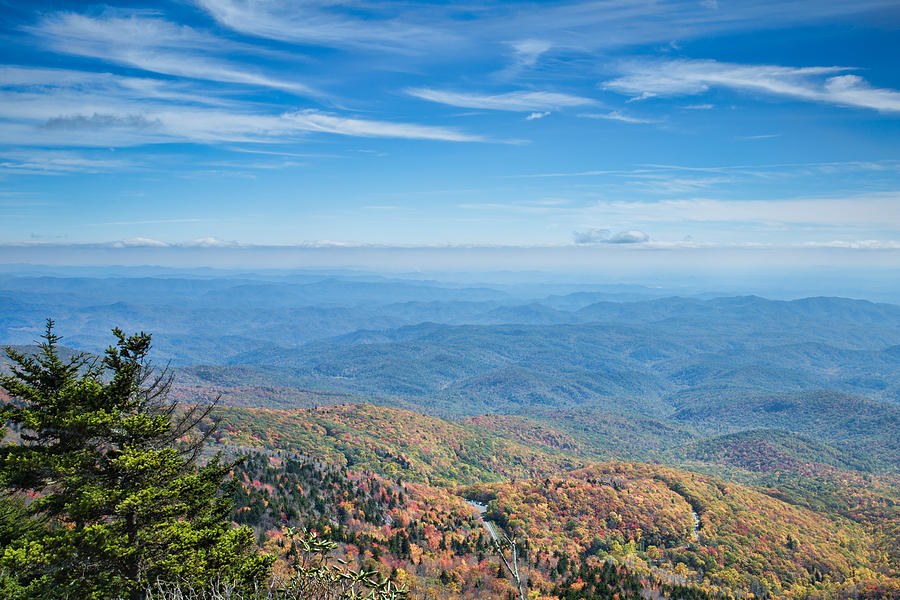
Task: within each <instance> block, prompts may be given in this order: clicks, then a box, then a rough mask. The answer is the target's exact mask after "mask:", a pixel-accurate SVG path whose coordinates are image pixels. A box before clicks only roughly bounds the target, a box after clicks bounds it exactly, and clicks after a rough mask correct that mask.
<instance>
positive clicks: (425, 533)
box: [0, 275, 900, 600]
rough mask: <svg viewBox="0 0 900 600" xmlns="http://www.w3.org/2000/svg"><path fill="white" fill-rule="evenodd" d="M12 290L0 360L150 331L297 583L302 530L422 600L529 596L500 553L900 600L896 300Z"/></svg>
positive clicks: (399, 290) (667, 580)
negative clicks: (210, 407) (37, 346)
mask: <svg viewBox="0 0 900 600" xmlns="http://www.w3.org/2000/svg"><path fill="white" fill-rule="evenodd" d="M0 283H2V286H0V287H2V288H3V291H0V303H3V304H2V308H3V310H2V311H0V320H2V325H3V327H0V342H5V343H16V344H20V345H17V346H16V348H17V349H18V350H20V351H25V352H28V351H32V350H34V347H33V346H28V345H27V344H28V343H29V342H31V341H33V340H34V339H35V338H36V337H37V335H36V334H35V332H36V331H37V330H38V329H39V328H40V327H41V325H42V320H43V318H44V317H46V316H53V317H56V318H58V319H59V322H58V324H57V331H58V332H59V333H60V334H61V335H63V336H64V339H63V343H67V344H70V345H71V348H60V354H61V355H62V356H63V357H69V356H72V355H74V354H75V353H77V352H78V351H81V350H85V351H88V352H90V353H101V352H102V350H103V349H104V345H105V343H106V340H108V337H107V329H108V328H109V327H112V326H121V327H123V328H124V329H125V330H126V331H127V330H149V331H153V332H154V336H153V344H154V352H153V354H152V357H153V359H154V361H155V362H156V363H157V364H158V365H165V364H166V363H167V362H168V361H171V362H168V364H169V372H170V373H171V374H172V375H173V377H174V380H173V386H172V388H171V390H170V394H171V397H172V398H173V399H176V400H178V401H180V402H182V403H184V404H185V405H190V404H195V403H204V402H214V401H215V402H218V404H219V408H218V409H217V410H216V412H215V414H214V415H211V416H210V418H209V419H208V420H205V421H204V422H203V424H202V427H203V428H204V429H205V430H207V431H210V432H211V438H210V440H211V442H212V446H211V448H209V449H208V453H209V452H211V453H214V452H216V451H219V450H221V451H223V452H224V453H225V454H226V456H228V457H238V456H241V455H249V458H248V459H247V460H246V462H244V463H242V464H238V465H237V466H235V467H234V469H233V473H232V476H233V483H234V486H235V487H234V489H233V490H232V491H231V492H229V493H230V494H231V495H232V498H233V499H234V501H235V507H234V510H233V512H232V514H231V519H232V520H233V522H234V523H235V524H239V525H249V526H252V527H253V529H254V531H255V536H256V539H257V541H258V544H259V546H260V548H262V549H264V550H265V551H267V552H270V553H272V554H273V555H278V556H281V557H282V559H279V561H280V562H279V563H277V565H279V566H277V568H278V569H281V570H282V572H285V570H286V569H288V567H287V564H286V563H285V562H284V561H283V557H284V556H286V555H287V554H290V552H291V544H292V543H293V542H290V541H288V540H289V537H285V536H286V533H285V531H286V530H285V528H286V527H294V526H296V527H300V528H301V529H305V530H314V531H316V532H317V534H318V535H321V536H322V537H323V539H327V540H331V541H334V542H335V543H337V544H338V546H337V549H336V550H335V555H336V556H338V557H341V558H343V559H346V560H348V561H349V563H348V564H352V565H354V566H355V567H358V568H360V569H375V570H377V571H379V572H380V573H382V574H383V575H384V577H386V578H390V579H391V580H392V581H396V582H401V581H402V582H403V583H404V584H406V585H408V586H409V587H410V589H411V590H412V591H413V593H414V594H416V595H417V597H419V598H422V599H425V598H484V597H492V598H493V597H496V598H512V597H514V596H515V595H516V593H517V592H516V588H515V585H514V584H513V582H512V581H511V580H510V578H509V573H508V572H507V571H505V570H504V568H503V567H502V565H501V563H500V560H499V558H498V556H497V551H496V548H495V546H494V542H493V535H494V534H496V535H499V536H501V539H502V536H504V535H508V536H510V538H515V539H516V540H517V544H518V546H517V547H518V549H519V553H520V557H521V560H522V564H521V566H522V569H523V573H524V576H525V579H526V581H527V586H528V588H527V589H528V590H530V591H529V593H530V594H532V595H533V596H536V597H538V598H546V599H547V600H549V599H551V598H566V599H570V598H571V599H573V600H574V599H584V600H591V599H594V598H614V597H618V598H638V597H640V598H662V597H666V598H716V597H726V598H728V597H733V598H750V597H759V598H780V597H785V598H798V599H799V598H894V597H898V596H900V582H898V581H900V580H898V577H900V551H898V548H900V446H898V444H897V438H898V435H900V387H898V386H900V383H898V382H900V350H898V349H900V307H897V306H893V305H889V304H876V303H871V302H866V301H860V300H847V299H841V298H809V299H802V300H793V301H774V300H767V299H763V298H759V297H753V296H749V297H748V296H742V297H715V296H704V297H696V298H686V297H674V296H671V295H667V294H665V293H662V292H660V291H658V290H657V291H654V290H649V289H639V288H630V289H627V290H622V289H596V290H583V289H574V288H568V289H566V288H564V287H563V288H550V287H541V286H532V287H527V286H526V287H515V286H506V287H504V286H494V287H491V286H481V285H479V286H474V287H471V286H470V287H465V286H453V285H448V284H438V283H435V282H412V281H403V280H378V281H370V280H364V279H359V278H356V279H354V278H352V277H347V278H343V279H342V278H330V279H328V278H321V277H316V276H313V275H309V276H308V277H307V276H303V277H299V278H298V279H297V280H279V281H270V280H264V281H261V280H258V279H253V278H252V277H251V278H244V279H242V278H234V279H228V280H224V279H217V278H210V279H208V280H207V279H197V278H195V279H177V278H175V279H166V278H146V279H134V278H112V279H109V280H101V279H95V278H48V277H44V278H27V277H6V278H2V279H0ZM104 294H107V295H108V296H105V297H104V296H103V295H104ZM101 299H102V300H103V301H102V302H101V301H100V300H101ZM157 327H158V330H157V329H155V328H157ZM101 340H103V341H102V342H101ZM0 369H3V370H4V371H7V370H8V369H9V363H8V362H5V361H3V360H2V359H0ZM214 422H218V425H217V426H215V427H214ZM8 435H9V437H8V439H9V440H12V441H14V442H18V441H20V439H19V438H18V437H17V436H18V431H16V430H12V431H10V432H8ZM505 556H509V555H508V553H507V554H506V555H505Z"/></svg>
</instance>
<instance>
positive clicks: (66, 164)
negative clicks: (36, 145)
mask: <svg viewBox="0 0 900 600" xmlns="http://www.w3.org/2000/svg"><path fill="white" fill-rule="evenodd" d="M136 166H137V165H136V164H135V163H134V162H133V161H132V160H122V159H114V158H98V157H96V156H84V155H82V154H79V153H75V152H66V151H60V150H36V149H35V150H33V149H24V150H22V149H19V150H5V151H2V152H0V172H6V173H17V174H21V175H25V174H28V175H66V174H70V173H102V172H107V171H120V170H123V169H129V168H134V167H136Z"/></svg>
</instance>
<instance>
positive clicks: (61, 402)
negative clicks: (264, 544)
mask: <svg viewBox="0 0 900 600" xmlns="http://www.w3.org/2000/svg"><path fill="white" fill-rule="evenodd" d="M113 334H114V336H115V345H113V346H111V347H110V348H109V349H107V350H106V354H105V356H104V357H103V359H102V360H98V361H94V362H90V361H89V360H88V359H87V358H85V357H84V356H76V357H75V358H72V359H70V360H66V361H64V360H62V358H61V357H60V355H59V352H58V347H57V344H58V341H59V338H58V336H56V335H55V334H54V332H53V322H52V321H50V320H48V322H47V329H46V332H45V334H44V336H43V342H42V343H41V344H40V350H39V352H38V354H36V355H35V356H26V355H24V354H21V353H18V352H15V351H12V350H8V352H7V354H8V356H9V358H10V359H11V361H12V363H13V368H12V374H11V375H3V376H0V386H2V387H3V388H4V389H5V390H7V391H8V392H9V395H10V397H11V402H10V403H7V404H4V405H0V423H3V422H6V423H9V424H11V425H12V426H13V427H14V428H15V429H17V430H18V431H19V432H20V434H21V437H22V443H20V444H10V445H6V446H3V447H0V485H2V490H3V496H4V497H3V498H2V499H0V500H2V506H0V508H2V507H4V506H5V507H13V508H14V507H15V506H18V505H20V504H21V502H20V498H21V497H22V496H23V495H29V496H32V497H33V498H34V500H33V501H32V502H31V504H30V505H29V506H28V509H27V511H24V510H21V509H20V510H18V511H17V510H13V509H9V510H6V509H4V510H2V511H0V512H3V513H4V514H6V515H12V516H9V517H8V518H7V520H9V519H14V518H19V519H20V520H21V521H22V522H21V523H20V526H18V527H17V526H15V524H14V523H13V524H12V525H10V524H3V525H4V527H3V529H4V531H5V532H6V535H4V536H3V538H4V539H2V540H0V543H2V544H3V547H0V595H3V597H8V598H11V599H14V598H23V599H25V598H28V599H30V598H79V599H81V598H84V599H106V598H135V599H136V598H141V597H142V596H143V593H144V590H146V589H147V588H148V586H150V585H152V584H156V583H157V582H179V583H181V584H185V585H188V586H194V585H196V586H202V585H204V584H207V583H208V582H209V581H211V580H218V579H227V580H229V581H233V582H238V583H241V582H243V583H245V584H247V585H250V584H251V582H253V581H259V580H264V579H266V578H267V576H268V572H269V566H270V564H271V561H272V557H269V556H264V555H260V554H259V553H258V551H257V548H256V544H255V538H254V535H253V532H252V531H251V530H250V529H248V528H240V529H235V528H233V527H232V525H231V523H230V521H229V520H228V514H229V509H230V503H229V501H228V500H227V497H228V495H227V494H223V493H222V492H221V490H222V488H223V485H224V484H225V480H226V478H227V476H228V472H229V470H230V467H231V465H224V464H221V463H220V462H219V460H218V459H216V460H213V461H211V462H209V463H208V464H206V465H205V466H202V467H199V466H198V465H197V464H196V459H197V456H198V453H199V451H200V449H201V447H202V444H203V442H204V441H205V440H204V437H203V436H202V435H201V434H200V433H199V430H198V428H197V426H198V424H199V422H200V421H201V419H203V418H204V417H206V416H207V415H208V414H209V410H210V408H209V407H206V408H202V407H194V408H191V409H188V410H186V411H185V412H181V411H179V410H178V407H177V406H176V404H175V403H174V402H171V401H169V400H168V398H167V393H168V390H169V384H170V378H168V377H167V376H166V374H165V372H163V373H162V374H161V375H156V376H154V375H153V372H152V370H151V369H150V368H149V367H148V365H147V353H148V352H149V350H150V336H149V335H146V334H144V333H140V334H135V335H130V336H126V335H125V334H123V333H122V331H120V330H119V329H115V330H113ZM17 503H18V504H17ZM16 515H20V516H19V517H16ZM10 532H12V533H10Z"/></svg>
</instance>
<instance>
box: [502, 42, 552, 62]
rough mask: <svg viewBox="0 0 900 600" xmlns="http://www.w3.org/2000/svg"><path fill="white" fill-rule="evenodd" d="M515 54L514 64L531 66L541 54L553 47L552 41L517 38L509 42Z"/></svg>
mask: <svg viewBox="0 0 900 600" xmlns="http://www.w3.org/2000/svg"><path fill="white" fill-rule="evenodd" d="M510 46H512V48H513V50H514V51H515V55H516V65H517V66H519V67H531V66H534V64H535V63H536V62H537V61H538V59H539V58H540V57H541V55H542V54H544V53H545V52H547V51H548V50H550V48H552V47H553V43H552V42H549V41H547V40H518V41H515V42H511V43H510Z"/></svg>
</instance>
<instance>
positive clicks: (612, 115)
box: [578, 110, 660, 124]
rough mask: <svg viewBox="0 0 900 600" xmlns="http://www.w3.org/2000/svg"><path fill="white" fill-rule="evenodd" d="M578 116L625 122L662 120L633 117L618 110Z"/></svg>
mask: <svg viewBox="0 0 900 600" xmlns="http://www.w3.org/2000/svg"><path fill="white" fill-rule="evenodd" d="M578 116H579V117H583V118H585V119H605V120H607V121H622V122H623V123H635V124H650V123H659V122H660V121H659V119H642V118H640V117H632V116H630V115H626V114H622V113H621V112H619V111H617V110H614V111H611V112H608V113H582V114H580V115H578Z"/></svg>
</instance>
